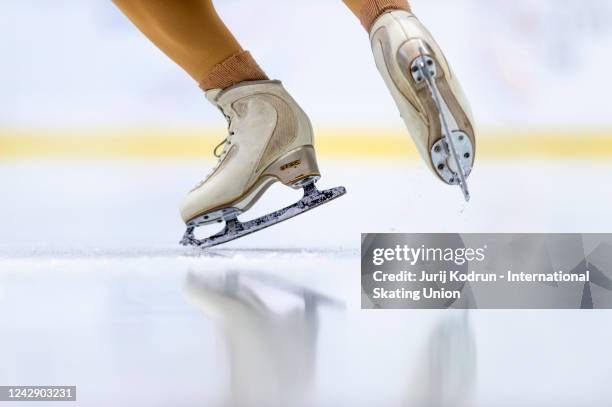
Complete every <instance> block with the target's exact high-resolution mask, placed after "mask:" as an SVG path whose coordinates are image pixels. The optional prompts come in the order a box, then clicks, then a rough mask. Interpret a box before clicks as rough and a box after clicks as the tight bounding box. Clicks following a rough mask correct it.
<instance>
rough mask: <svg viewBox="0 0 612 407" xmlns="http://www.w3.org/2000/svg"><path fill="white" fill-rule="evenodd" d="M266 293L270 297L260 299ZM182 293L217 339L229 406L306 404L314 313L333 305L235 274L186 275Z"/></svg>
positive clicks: (279, 283)
mask: <svg viewBox="0 0 612 407" xmlns="http://www.w3.org/2000/svg"><path fill="white" fill-rule="evenodd" d="M270 291H276V292H275V293H274V294H272V295H267V296H266V295H265V293H266V292H270ZM185 292H186V294H187V297H188V299H189V301H190V302H191V303H192V304H193V305H194V306H195V307H196V308H197V309H199V310H200V311H201V312H202V313H203V314H204V315H205V316H206V318H209V319H210V320H212V321H213V322H214V323H215V324H216V325H217V327H218V328H219V331H220V333H221V334H222V336H223V339H224V345H225V352H226V355H227V361H228V364H229V371H230V394H229V395H228V400H227V402H228V403H229V405H240V406H286V405H296V401H297V400H302V401H303V403H304V405H310V404H311V399H310V397H311V396H312V394H313V384H314V379H315V368H316V360H317V336H318V332H319V314H318V313H319V307H320V306H325V305H327V306H330V305H331V306H337V305H339V303H338V302H337V301H335V300H333V299H331V298H329V297H326V296H324V295H321V294H319V293H316V292H314V291H312V290H309V289H307V288H304V287H300V286H297V285H293V284H291V283H288V282H285V281H283V280H280V279H277V278H272V277H270V276H267V275H258V274H252V273H250V274H243V273H238V272H222V273H209V272H202V273H197V272H191V273H189V274H188V275H187V279H186V283H185ZM223 404H225V403H223Z"/></svg>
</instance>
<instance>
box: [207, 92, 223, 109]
mask: <svg viewBox="0 0 612 407" xmlns="http://www.w3.org/2000/svg"><path fill="white" fill-rule="evenodd" d="M221 91H222V89H210V90H207V91H206V92H205V95H206V99H208V101H209V102H210V103H212V104H213V105H215V106H217V96H219V93H221Z"/></svg>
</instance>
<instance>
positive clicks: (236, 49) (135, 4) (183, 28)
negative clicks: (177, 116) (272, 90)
mask: <svg viewBox="0 0 612 407" xmlns="http://www.w3.org/2000/svg"><path fill="white" fill-rule="evenodd" d="M114 3H115V4H116V5H117V6H118V7H119V8H120V9H121V10H122V11H123V13H124V14H125V15H126V16H127V17H128V18H129V19H130V20H131V21H132V22H133V23H134V24H135V25H136V26H137V27H138V29H140V31H142V32H143V33H144V34H145V35H146V36H147V37H148V38H149V39H150V40H151V41H152V42H153V43H154V44H155V45H157V47H159V49H161V50H162V51H163V52H164V53H165V54H166V55H168V56H169V57H170V58H172V60H174V61H175V62H176V63H177V64H179V65H180V66H181V67H182V68H183V69H185V71H187V73H188V74H189V75H191V77H192V78H193V79H195V80H196V81H197V82H198V83H199V84H200V86H201V87H202V88H203V89H204V90H208V89H214V88H220V89H223V88H226V87H229V86H231V85H234V84H236V83H239V82H242V81H248V80H264V79H268V77H267V76H266V74H265V73H264V72H263V71H262V70H261V68H260V67H259V66H258V65H257V63H256V62H255V60H254V59H253V58H252V57H251V55H250V54H249V53H248V52H247V51H244V50H243V49H242V47H241V46H240V44H239V43H238V41H236V39H235V38H234V36H233V35H232V33H231V32H230V31H229V30H228V28H227V27H226V26H225V24H224V23H223V21H222V20H221V19H220V18H219V16H218V14H217V12H216V11H215V8H214V6H213V4H212V1H211V0H114Z"/></svg>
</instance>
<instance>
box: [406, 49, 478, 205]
mask: <svg viewBox="0 0 612 407" xmlns="http://www.w3.org/2000/svg"><path fill="white" fill-rule="evenodd" d="M419 51H420V53H421V57H420V61H419V63H418V64H417V66H418V67H419V71H420V73H421V75H423V77H424V78H425V82H426V83H427V87H428V88H429V91H430V92H431V96H432V98H433V101H434V103H435V105H436V109H438V113H439V117H440V122H441V124H442V129H443V132H444V134H443V136H444V140H445V141H446V145H447V146H448V149H449V152H450V155H451V156H452V157H453V160H454V162H455V165H456V167H457V171H456V174H457V175H458V176H459V186H460V188H461V192H462V193H463V197H464V198H465V201H466V202H469V200H470V191H469V189H468V185H467V176H466V174H465V172H464V169H463V166H462V165H461V160H460V159H459V154H458V153H457V146H456V145H455V144H456V142H455V140H454V139H453V137H452V133H451V131H450V127H449V125H448V120H447V117H446V114H445V110H444V109H443V108H442V97H441V96H440V91H439V90H438V86H437V85H436V82H435V81H434V78H433V77H432V76H431V73H430V71H429V69H427V67H426V66H425V52H424V50H423V48H421V49H420V50H419Z"/></svg>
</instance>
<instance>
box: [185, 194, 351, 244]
mask: <svg viewBox="0 0 612 407" xmlns="http://www.w3.org/2000/svg"><path fill="white" fill-rule="evenodd" d="M345 193H346V189H345V188H344V187H335V188H331V189H327V190H324V191H319V190H318V189H317V187H316V186H315V185H314V183H312V184H309V185H305V186H304V196H303V197H302V199H300V200H299V201H297V202H296V203H294V204H293V205H289V206H287V207H285V208H283V209H279V210H277V211H275V212H272V213H269V214H267V215H264V216H261V217H259V218H256V219H253V220H250V221H248V222H244V223H242V222H240V221H239V220H238V219H237V218H234V219H230V220H228V221H227V223H226V225H225V228H224V229H223V230H222V231H221V232H219V233H217V234H215V235H212V236H210V237H208V238H205V239H196V238H195V237H194V236H193V230H194V228H193V227H188V228H187V231H186V232H185V236H183V240H181V244H183V245H185V246H189V245H190V246H198V247H201V248H203V249H204V248H207V247H212V246H216V245H219V244H222V243H227V242H229V241H232V240H235V239H238V238H240V237H243V236H246V235H248V234H251V233H253V232H257V231H258V230H262V229H265V228H267V227H269V226H272V225H276V224H277V223H280V222H282V221H285V220H287V219H290V218H293V217H294V216H297V215H300V214H302V213H304V212H306V211H309V210H311V209H313V208H316V207H317V206H321V205H323V204H325V203H327V202H329V201H331V200H333V199H336V198H338V197H340V196H342V195H344V194H345Z"/></svg>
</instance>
